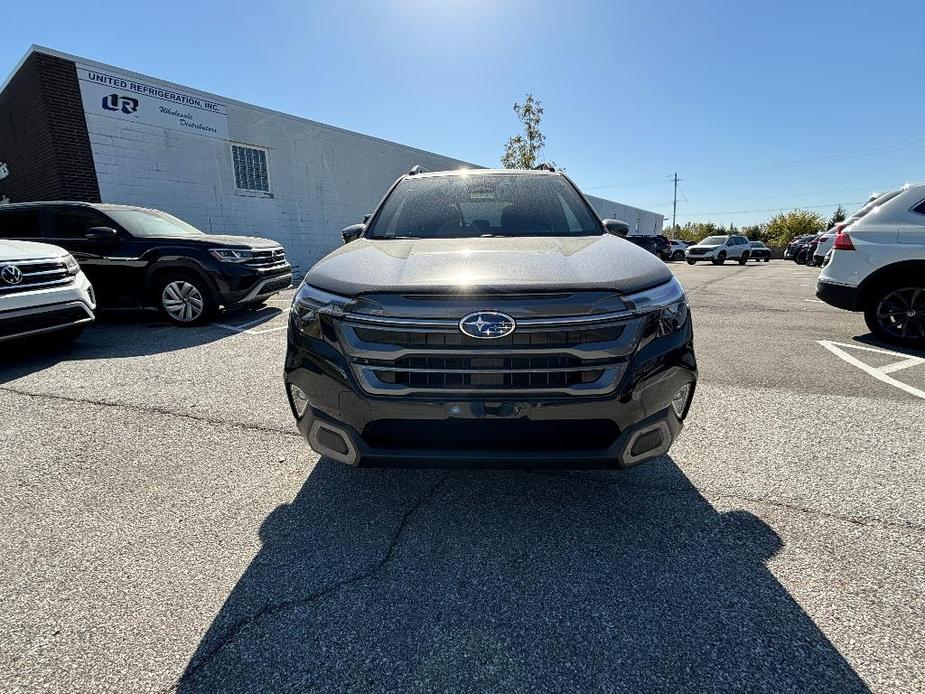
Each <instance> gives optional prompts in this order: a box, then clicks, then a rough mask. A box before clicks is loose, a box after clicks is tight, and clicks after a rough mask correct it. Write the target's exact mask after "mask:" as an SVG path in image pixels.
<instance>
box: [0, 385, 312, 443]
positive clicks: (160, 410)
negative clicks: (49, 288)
mask: <svg viewBox="0 0 925 694" xmlns="http://www.w3.org/2000/svg"><path fill="white" fill-rule="evenodd" d="M0 391H2V392H4V393H11V394H13V395H22V396H25V397H28V398H36V399H47V400H59V401H61V402H69V403H76V404H82V405H97V406H99V407H121V408H124V409H127V410H132V411H134V412H145V413H147V414H160V415H165V416H167V417H182V418H183V419H191V420H193V421H195V422H202V423H203V424H221V425H225V426H231V427H237V428H240V429H247V430H250V431H262V432H268V433H271V434H283V435H285V436H294V437H296V438H301V436H300V435H299V433H298V432H295V431H291V430H289V429H283V428H280V427H272V426H267V425H266V424H249V423H246V422H236V421H234V420H230V419H219V418H217V417H206V416H204V415H199V414H190V413H188V412H177V411H176V410H171V409H168V408H166V407H156V406H154V405H134V404H132V403H128V402H112V401H109V400H95V399H93V398H76V397H73V396H70V395H52V394H50V393H33V392H31V391H28V390H20V389H19V388H11V387H10V386H0Z"/></svg>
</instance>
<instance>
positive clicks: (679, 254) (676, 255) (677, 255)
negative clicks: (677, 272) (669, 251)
mask: <svg viewBox="0 0 925 694" xmlns="http://www.w3.org/2000/svg"><path fill="white" fill-rule="evenodd" d="M671 259H672V260H684V251H675V252H674V254H673V255H672V256H671Z"/></svg>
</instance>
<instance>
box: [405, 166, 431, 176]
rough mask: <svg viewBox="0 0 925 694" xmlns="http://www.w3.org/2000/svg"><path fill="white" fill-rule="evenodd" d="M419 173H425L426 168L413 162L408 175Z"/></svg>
mask: <svg viewBox="0 0 925 694" xmlns="http://www.w3.org/2000/svg"><path fill="white" fill-rule="evenodd" d="M419 173H427V169H425V168H424V167H423V166H421V165H420V164H415V165H414V166H412V167H411V171H409V172H408V175H409V176H414V175H415V174H419Z"/></svg>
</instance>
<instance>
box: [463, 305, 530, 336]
mask: <svg viewBox="0 0 925 694" xmlns="http://www.w3.org/2000/svg"><path fill="white" fill-rule="evenodd" d="M516 327H517V324H516V323H515V322H514V319H513V318H511V317H510V316H509V315H507V314H506V313H498V312H497V311H477V312H476V313H470V314H469V315H468V316H465V317H464V318H463V319H462V320H461V321H459V330H460V331H461V332H462V334H463V335H468V336H469V337H475V338H478V339H479V340H493V339H495V338H498V337H505V336H507V335H510V334H511V333H512V332H514V328H516Z"/></svg>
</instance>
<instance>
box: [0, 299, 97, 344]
mask: <svg viewBox="0 0 925 694" xmlns="http://www.w3.org/2000/svg"><path fill="white" fill-rule="evenodd" d="M17 313H18V312H17ZM91 318H92V316H91V315H90V314H89V312H88V311H87V309H85V308H82V307H81V306H64V307H62V308H58V309H53V310H50V311H42V312H41V313H31V314H26V315H21V314H20V315H14V316H10V317H9V318H4V317H3V314H0V339H4V338H10V337H14V336H16V335H24V334H26V333H32V332H36V331H39V330H49V329H52V328H62V327H65V326H68V325H73V324H75V323H81V322H85V321H89V320H90V319H91Z"/></svg>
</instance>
